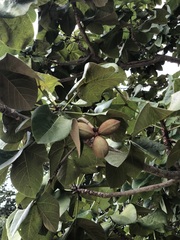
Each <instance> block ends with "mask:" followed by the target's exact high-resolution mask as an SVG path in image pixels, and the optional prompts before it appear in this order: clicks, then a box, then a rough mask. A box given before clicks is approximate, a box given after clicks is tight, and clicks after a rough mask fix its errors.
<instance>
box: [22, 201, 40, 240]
mask: <svg viewBox="0 0 180 240" xmlns="http://www.w3.org/2000/svg"><path fill="white" fill-rule="evenodd" d="M21 211H22V210H21ZM41 227H42V218H41V216H40V214H39V212H38V209H37V206H36V205H34V206H33V207H32V208H31V210H30V212H29V214H28V215H27V217H26V218H25V220H24V221H23V222H22V223H21V225H20V230H19V233H20V235H21V237H22V238H23V239H27V240H33V239H37V237H38V233H39V232H40V229H41ZM38 239H39V238H38Z"/></svg>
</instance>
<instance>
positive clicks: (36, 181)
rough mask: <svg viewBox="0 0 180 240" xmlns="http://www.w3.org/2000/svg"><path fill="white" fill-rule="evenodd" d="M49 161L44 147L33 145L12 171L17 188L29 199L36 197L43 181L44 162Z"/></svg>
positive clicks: (12, 178)
mask: <svg viewBox="0 0 180 240" xmlns="http://www.w3.org/2000/svg"><path fill="white" fill-rule="evenodd" d="M45 161H48V158H47V153H46V148H45V146H44V145H37V144H32V145H30V146H29V147H27V148H26V149H25V150H24V151H23V153H22V154H21V156H20V157H19V158H18V159H17V160H16V162H15V163H14V164H13V166H12V169H11V181H12V183H13V185H14V186H15V188H16V189H17V190H18V191H19V192H21V193H23V194H24V195H26V196H28V197H35V196H36V194H37V192H38V191H39V189H40V187H41V183H42V179H43V168H42V164H43V162H45Z"/></svg>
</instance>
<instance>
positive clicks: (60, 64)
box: [49, 55, 91, 68]
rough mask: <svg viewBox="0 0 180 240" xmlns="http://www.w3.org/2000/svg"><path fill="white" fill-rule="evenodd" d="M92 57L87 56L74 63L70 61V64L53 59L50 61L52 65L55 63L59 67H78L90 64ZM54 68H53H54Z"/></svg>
mask: <svg viewBox="0 0 180 240" xmlns="http://www.w3.org/2000/svg"><path fill="white" fill-rule="evenodd" d="M90 57H91V56H90V55H88V56H86V57H83V58H79V59H78V60H74V61H68V62H58V61H57V60H52V59H49V61H50V62H51V63H54V64H56V65H57V66H72V65H74V66H78V65H82V64H85V63H87V62H88V60H89V59H90ZM53 67H54V66H52V68H53Z"/></svg>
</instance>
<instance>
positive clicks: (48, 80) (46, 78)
mask: <svg viewBox="0 0 180 240" xmlns="http://www.w3.org/2000/svg"><path fill="white" fill-rule="evenodd" d="M37 74H38V76H39V78H40V80H39V81H38V85H39V86H40V88H41V91H40V92H39V94H38V98H39V99H41V97H42V95H43V94H42V92H43V91H44V90H45V91H46V92H48V93H53V92H54V89H55V86H57V85H60V86H62V84H61V83H60V82H59V80H58V78H56V77H54V76H52V75H49V74H44V73H37Z"/></svg>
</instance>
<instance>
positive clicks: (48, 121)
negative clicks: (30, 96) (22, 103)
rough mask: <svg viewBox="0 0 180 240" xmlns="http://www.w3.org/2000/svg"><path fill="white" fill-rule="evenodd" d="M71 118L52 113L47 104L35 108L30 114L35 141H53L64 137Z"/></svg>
mask: <svg viewBox="0 0 180 240" xmlns="http://www.w3.org/2000/svg"><path fill="white" fill-rule="evenodd" d="M71 125H72V120H70V119H66V118H65V117H63V116H59V117H58V116H57V115H55V114H53V113H52V112H51V111H50V110H49V107H48V105H43V106H41V107H39V108H37V109H36V110H35V111H34V112H33V114H32V132H33V135H34V138H35V140H36V142H37V143H44V144H46V143H53V142H56V141H60V140H62V139H64V138H66V137H67V136H68V135H69V133H70V131H71Z"/></svg>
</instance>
